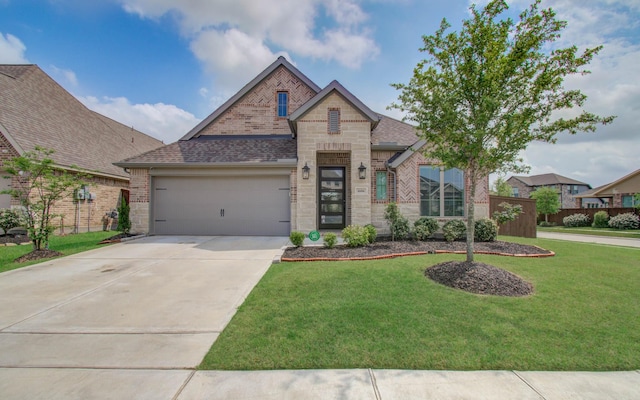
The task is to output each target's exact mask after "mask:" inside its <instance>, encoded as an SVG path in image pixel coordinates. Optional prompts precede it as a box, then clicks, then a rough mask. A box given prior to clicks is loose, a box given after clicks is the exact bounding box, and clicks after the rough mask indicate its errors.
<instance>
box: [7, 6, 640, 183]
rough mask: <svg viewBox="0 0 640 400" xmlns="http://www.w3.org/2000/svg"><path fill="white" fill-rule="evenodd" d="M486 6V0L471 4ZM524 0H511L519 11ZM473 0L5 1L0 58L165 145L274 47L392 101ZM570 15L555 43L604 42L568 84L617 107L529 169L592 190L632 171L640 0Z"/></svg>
mask: <svg viewBox="0 0 640 400" xmlns="http://www.w3.org/2000/svg"><path fill="white" fill-rule="evenodd" d="M477 2H478V3H483V0H478V1H477ZM528 3H529V2H528V1H526V0H514V1H509V4H510V6H511V10H512V11H513V12H519V11H520V10H522V9H524V8H526V7H527V5H528ZM469 4H470V1H468V0H449V1H446V2H443V1H436V0H278V1H271V0H192V1H172V0H93V1H87V0H0V63H7V64H12V63H33V64H38V65H39V66H40V67H41V68H42V69H43V70H44V71H45V72H47V73H48V74H49V75H50V76H51V77H53V78H54V79H55V80H56V81H57V82H58V83H59V84H60V85H62V86H63V87H64V88H65V89H67V90H68V91H69V92H71V93H72V94H74V95H75V96H76V97H77V98H78V99H80V101H82V102H83V103H84V104H86V105H87V106H88V107H89V108H92V109H94V110H96V111H97V112H100V113H102V114H105V115H107V116H110V117H112V118H114V119H116V120H119V121H121V122H123V123H125V124H127V125H132V126H135V127H136V128H137V129H139V130H142V131H144V132H146V133H149V134H151V135H153V136H155V137H158V138H160V139H162V140H163V141H164V142H165V143H170V142H173V141H175V140H177V139H178V138H180V137H181V136H182V135H184V134H185V133H186V132H187V131H188V130H189V129H191V128H192V127H193V126H194V125H196V124H197V123H198V122H199V121H200V120H201V119H203V118H205V117H206V116H207V115H208V114H210V113H211V112H213V110H214V109H215V108H216V107H217V106H218V105H220V104H221V103H223V102H224V101H225V100H226V99H228V98H229V97H230V96H231V95H233V94H234V93H235V92H236V91H237V90H238V89H240V88H241V87H242V86H243V85H244V84H246V83H247V82H248V81H250V80H251V79H252V78H253V77H254V76H255V75H256V74H257V73H259V72H260V71H261V70H262V69H263V68H265V67H266V66H267V65H269V64H270V63H271V62H273V61H274V60H275V59H276V58H277V57H278V56H279V55H285V56H286V57H287V58H288V59H289V60H290V61H291V62H293V63H294V64H295V65H296V66H297V67H298V68H299V69H300V70H301V71H302V72H303V73H305V74H306V75H307V76H308V77H309V78H310V79H311V80H313V81H314V82H316V84H318V85H319V86H321V87H323V86H325V85H327V84H328V83H329V82H331V81H332V80H333V79H337V80H338V81H340V82H341V83H342V84H343V85H344V86H345V87H346V88H347V89H348V90H350V91H351V92H352V93H354V94H355V95H356V96H358V97H359V98H360V99H361V100H362V101H364V102H365V104H367V105H368V106H369V107H371V108H372V109H374V110H376V111H378V112H381V113H384V114H387V115H390V116H394V117H401V115H399V114H398V113H397V111H387V110H386V107H387V106H388V105H389V104H390V103H392V102H393V101H394V100H395V99H396V98H397V92H396V91H395V89H393V88H391V87H390V86H389V84H390V83H398V82H403V83H404V82H407V81H408V79H409V78H410V75H411V73H412V70H413V68H414V67H415V65H416V63H417V62H418V61H419V60H420V59H421V56H422V55H421V54H420V53H419V52H418V48H419V47H420V46H421V44H422V41H421V36H422V35H424V34H431V33H433V32H435V30H436V29H437V28H438V26H439V23H440V20H441V19H442V18H443V17H446V18H447V19H448V20H449V22H450V23H451V24H452V25H453V29H457V28H459V26H460V22H461V21H462V20H463V19H465V18H467V17H468V15H469V14H468V7H469ZM543 6H551V7H553V8H554V10H556V11H557V13H558V15H559V16H560V18H562V19H565V20H567V21H568V23H569V27H568V28H567V30H566V31H565V32H564V34H563V37H562V40H561V43H560V44H561V45H570V44H576V45H578V46H579V47H580V48H584V47H585V46H589V47H592V46H595V45H599V44H604V45H605V49H604V50H603V51H602V52H601V54H600V55H599V56H598V57H597V58H596V59H595V60H594V62H592V65H591V66H590V69H591V70H592V72H593V73H592V74H591V75H589V76H586V77H580V78H571V79H568V80H567V82H566V85H567V87H571V88H580V89H581V90H583V92H584V93H586V94H587V95H588V96H589V101H588V103H587V106H586V109H587V110H588V111H592V112H596V113H599V114H601V115H611V114H613V115H617V116H618V118H617V119H616V121H615V122H614V123H613V124H612V125H610V126H607V127H603V128H599V129H598V131H597V132H596V133H595V134H593V133H583V134H579V135H576V136H570V135H560V136H559V140H558V143H557V144H555V145H550V144H541V143H535V144H532V145H531V146H530V147H529V148H528V149H527V151H525V152H524V153H523V157H524V159H525V161H526V162H527V163H528V164H529V165H531V167H532V169H531V174H539V173H547V172H555V173H559V174H561V175H565V176H569V177H572V178H574V179H578V180H582V181H585V182H587V183H590V184H591V185H593V186H598V185H601V184H605V183H608V182H610V181H612V180H615V179H617V178H619V177H621V176H623V175H626V174H627V173H629V172H631V171H633V170H636V169H638V168H640V162H639V160H640V157H639V156H638V149H640V135H638V128H637V123H636V119H637V118H638V117H640V115H639V114H640V79H638V78H639V75H640V68H638V65H640V40H639V39H640V1H638V0H581V1H578V0H544V2H543Z"/></svg>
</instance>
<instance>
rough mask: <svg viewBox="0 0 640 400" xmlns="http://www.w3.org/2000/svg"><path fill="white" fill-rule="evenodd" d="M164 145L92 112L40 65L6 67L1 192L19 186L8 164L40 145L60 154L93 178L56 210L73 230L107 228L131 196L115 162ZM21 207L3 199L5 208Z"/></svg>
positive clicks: (63, 163)
mask: <svg viewBox="0 0 640 400" xmlns="http://www.w3.org/2000/svg"><path fill="white" fill-rule="evenodd" d="M162 145H163V143H162V142H161V141H159V140H157V139H154V138H152V137H150V136H147V135H145V134H143V133H141V132H139V131H137V130H135V129H133V128H131V127H127V126H125V125H122V124H120V123H118V122H116V121H114V120H112V119H109V118H107V117H105V116H103V115H100V114H98V113H95V112H93V111H91V110H89V109H88V108H86V107H85V106H84V105H83V104H82V103H80V102H79V101H78V100H77V99H76V98H75V97H73V96H72V95H71V94H70V93H69V92H67V91H66V90H64V89H63V88H62V87H61V86H60V85H58V84H57V83H56V82H55V81H54V80H53V79H51V77H49V76H48V75H47V74H46V73H44V72H43V71H42V70H41V69H40V68H39V67H38V66H36V65H0V190H4V189H9V188H11V187H12V185H15V184H16V182H15V181H13V180H12V179H2V178H1V177H4V176H6V175H7V174H6V172H5V171H3V169H2V165H3V163H4V161H6V160H8V159H12V158H14V157H16V156H19V155H23V154H25V152H29V151H33V150H34V149H35V148H36V146H40V147H43V148H46V149H51V150H54V151H55V153H53V154H52V155H51V158H52V159H53V161H54V162H55V165H56V167H58V168H61V169H64V170H67V171H70V172H74V171H78V169H80V170H83V171H85V172H87V173H88V174H90V177H89V179H88V180H87V183H88V185H87V186H86V187H85V188H84V189H85V190H82V191H79V194H78V195H76V196H75V197H76V198H75V199H74V198H69V199H65V200H63V201H60V202H58V203H57V206H56V208H55V209H54V210H53V213H56V214H62V215H64V217H63V220H62V221H60V224H62V223H64V225H65V226H67V227H70V228H71V230H72V231H87V230H97V229H102V228H103V222H104V216H105V215H106V214H107V213H108V212H110V211H111V210H114V209H116V208H117V206H118V202H119V201H121V199H122V198H123V197H124V198H126V197H127V196H128V189H129V175H128V174H127V173H126V172H125V171H123V170H122V169H121V168H118V167H116V166H114V165H113V162H114V161H117V160H119V159H121V158H122V157H127V156H133V155H135V154H140V153H141V152H145V151H149V150H152V149H155V148H158V147H160V146H162ZM18 205H19V204H18V203H17V201H16V200H15V199H12V198H11V197H10V196H9V195H0V208H9V207H12V206H18Z"/></svg>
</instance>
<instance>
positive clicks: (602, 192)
mask: <svg viewBox="0 0 640 400" xmlns="http://www.w3.org/2000/svg"><path fill="white" fill-rule="evenodd" d="M632 179H637V180H638V188H637V191H638V192H640V169H637V170H635V171H633V172H631V173H630V174H627V175H625V176H623V177H622V178H620V179H618V180H615V181H613V182H611V183H608V184H606V185H602V186H598V187H597V188H595V189H592V190H589V191H587V192H583V193H580V194H579V195H578V196H576V197H599V196H603V197H604V196H610V195H612V194H613V193H611V192H612V191H613V189H614V188H616V187H617V186H620V185H622V184H624V183H626V182H627V181H629V180H632Z"/></svg>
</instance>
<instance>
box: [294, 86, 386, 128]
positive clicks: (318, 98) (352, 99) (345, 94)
mask: <svg viewBox="0 0 640 400" xmlns="http://www.w3.org/2000/svg"><path fill="white" fill-rule="evenodd" d="M334 92H335V93H338V94H339V95H340V96H341V97H342V98H343V99H345V100H346V101H347V102H348V103H350V104H351V105H352V106H353V107H354V108H355V109H357V110H358V111H359V112H360V113H362V115H364V116H365V117H366V118H367V119H368V120H369V121H371V130H372V131H373V130H374V129H375V127H376V126H377V125H378V122H379V121H380V116H379V115H378V114H376V113H374V112H373V111H371V109H370V108H369V107H367V106H366V105H365V104H364V103H363V102H361V101H360V99H358V98H357V97H356V96H354V95H353V94H351V92H349V91H348V90H347V89H345V88H344V86H342V85H341V84H340V82H338V81H336V80H334V81H333V82H331V83H330V84H329V85H327V87H325V88H324V89H322V91H320V92H319V93H318V94H317V95H315V96H314V97H313V98H312V99H311V100H309V101H308V102H306V103H305V104H304V105H303V106H302V107H300V108H298V109H297V110H296V111H294V112H293V113H291V115H290V116H289V126H291V130H292V132H293V134H294V135H295V134H296V133H297V129H298V128H297V120H298V119H300V118H301V117H302V116H304V115H305V114H306V113H307V112H309V111H310V110H311V109H313V108H314V107H315V106H317V105H318V104H319V103H321V102H322V100H324V99H325V98H327V97H328V96H329V95H330V94H332V93H334Z"/></svg>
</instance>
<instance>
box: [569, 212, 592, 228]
mask: <svg viewBox="0 0 640 400" xmlns="http://www.w3.org/2000/svg"><path fill="white" fill-rule="evenodd" d="M562 223H563V224H564V226H566V227H567V228H579V227H581V226H589V225H590V223H591V221H589V216H588V215H586V214H571V215H567V216H566V217H564V218H562Z"/></svg>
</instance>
